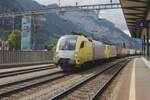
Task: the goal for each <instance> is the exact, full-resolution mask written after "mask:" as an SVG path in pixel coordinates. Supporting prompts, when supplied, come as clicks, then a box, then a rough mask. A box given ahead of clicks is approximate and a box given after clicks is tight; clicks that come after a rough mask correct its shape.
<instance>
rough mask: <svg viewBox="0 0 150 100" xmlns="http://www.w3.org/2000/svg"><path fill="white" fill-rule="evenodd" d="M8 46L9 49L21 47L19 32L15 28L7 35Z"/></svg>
mask: <svg viewBox="0 0 150 100" xmlns="http://www.w3.org/2000/svg"><path fill="white" fill-rule="evenodd" d="M8 42H9V46H10V48H11V49H15V50H20V49H21V32H20V31H19V30H15V31H14V32H12V33H11V34H10V35H9V37H8Z"/></svg>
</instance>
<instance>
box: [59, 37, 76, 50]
mask: <svg viewBox="0 0 150 100" xmlns="http://www.w3.org/2000/svg"><path fill="white" fill-rule="evenodd" d="M76 39H77V38H75V37H70V38H64V39H62V40H61V41H60V45H59V49H60V50H75V47H76Z"/></svg>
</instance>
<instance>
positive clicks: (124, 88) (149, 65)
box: [113, 57, 150, 100]
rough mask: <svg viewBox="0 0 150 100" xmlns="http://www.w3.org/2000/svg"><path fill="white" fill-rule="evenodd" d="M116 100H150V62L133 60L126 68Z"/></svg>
mask: <svg viewBox="0 0 150 100" xmlns="http://www.w3.org/2000/svg"><path fill="white" fill-rule="evenodd" d="M118 84H119V85H117V86H118V87H119V88H118V91H117V92H116V96H115V98H113V99H114V100H150V62H149V61H148V60H146V59H145V58H144V57H139V58H135V59H133V60H132V61H131V62H129V63H128V64H127V66H126V67H125V69H124V71H123V73H122V76H121V78H120V80H119V83H118Z"/></svg>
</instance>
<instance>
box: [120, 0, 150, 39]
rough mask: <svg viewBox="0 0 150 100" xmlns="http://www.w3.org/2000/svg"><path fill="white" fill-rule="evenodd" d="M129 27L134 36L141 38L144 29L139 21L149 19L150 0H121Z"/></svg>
mask: <svg viewBox="0 0 150 100" xmlns="http://www.w3.org/2000/svg"><path fill="white" fill-rule="evenodd" d="M120 2H121V6H122V8H123V13H124V16H125V19H126V22H127V26H128V29H129V31H130V33H131V36H132V37H137V38H141V35H142V29H141V28H139V27H137V21H139V20H142V19H147V17H148V14H150V12H149V11H150V0H120Z"/></svg>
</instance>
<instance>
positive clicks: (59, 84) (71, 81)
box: [15, 59, 128, 100]
mask: <svg viewBox="0 0 150 100" xmlns="http://www.w3.org/2000/svg"><path fill="white" fill-rule="evenodd" d="M127 62H128V59H126V60H124V59H121V60H117V61H113V62H110V63H107V64H105V65H100V66H98V67H95V68H92V69H89V70H86V71H81V72H77V73H71V74H70V75H66V76H64V77H61V78H58V79H56V80H53V81H50V82H48V83H47V85H45V86H43V87H42V86H41V87H40V88H39V89H35V90H34V89H33V90H31V91H32V92H31V91H30V92H29V93H27V92H28V91H25V92H22V94H20V96H19V95H18V97H15V99H18V100H36V99H39V98H40V99H41V100H51V99H53V100H60V99H66V98H72V93H74V92H75V91H79V93H81V94H82V96H83V94H84V93H85V92H81V91H80V89H81V88H82V86H86V84H90V83H91V84H94V83H92V82H93V81H92V80H93V79H96V78H97V77H98V76H99V75H100V76H101V75H104V73H105V74H106V73H108V72H109V71H108V70H110V72H111V71H112V70H114V68H115V67H116V69H115V71H114V72H118V71H119V70H121V68H122V66H121V65H122V64H126V63H127ZM119 64H120V65H119ZM107 71H108V72H107ZM109 74H110V73H109ZM108 76H109V75H108ZM111 76H114V73H112V74H111ZM111 76H109V77H107V78H106V77H105V76H104V77H102V78H101V79H99V80H103V81H104V79H106V80H105V82H107V81H108V80H110V77H111ZM105 82H102V83H101V82H100V83H101V84H99V85H100V87H102V86H103V85H104V83H105ZM96 83H97V82H96ZM102 84H103V85H102ZM99 85H97V86H99ZM90 86H93V85H90ZM105 86H106V85H105ZM91 88H92V87H91ZM84 89H85V90H86V89H87V91H88V89H89V88H83V90H84ZM99 89H100V88H97V90H94V88H93V89H91V90H93V91H95V92H94V94H95V95H96V94H99V92H98V91H99ZM91 90H90V92H92V91H91ZM101 90H102V89H101ZM87 91H86V92H87ZM94 94H92V96H91V97H88V100H89V98H94ZM84 95H85V94H84ZM73 97H74V96H73ZM74 99H79V98H77V97H74V98H73V100H74ZM80 99H85V98H80Z"/></svg>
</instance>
